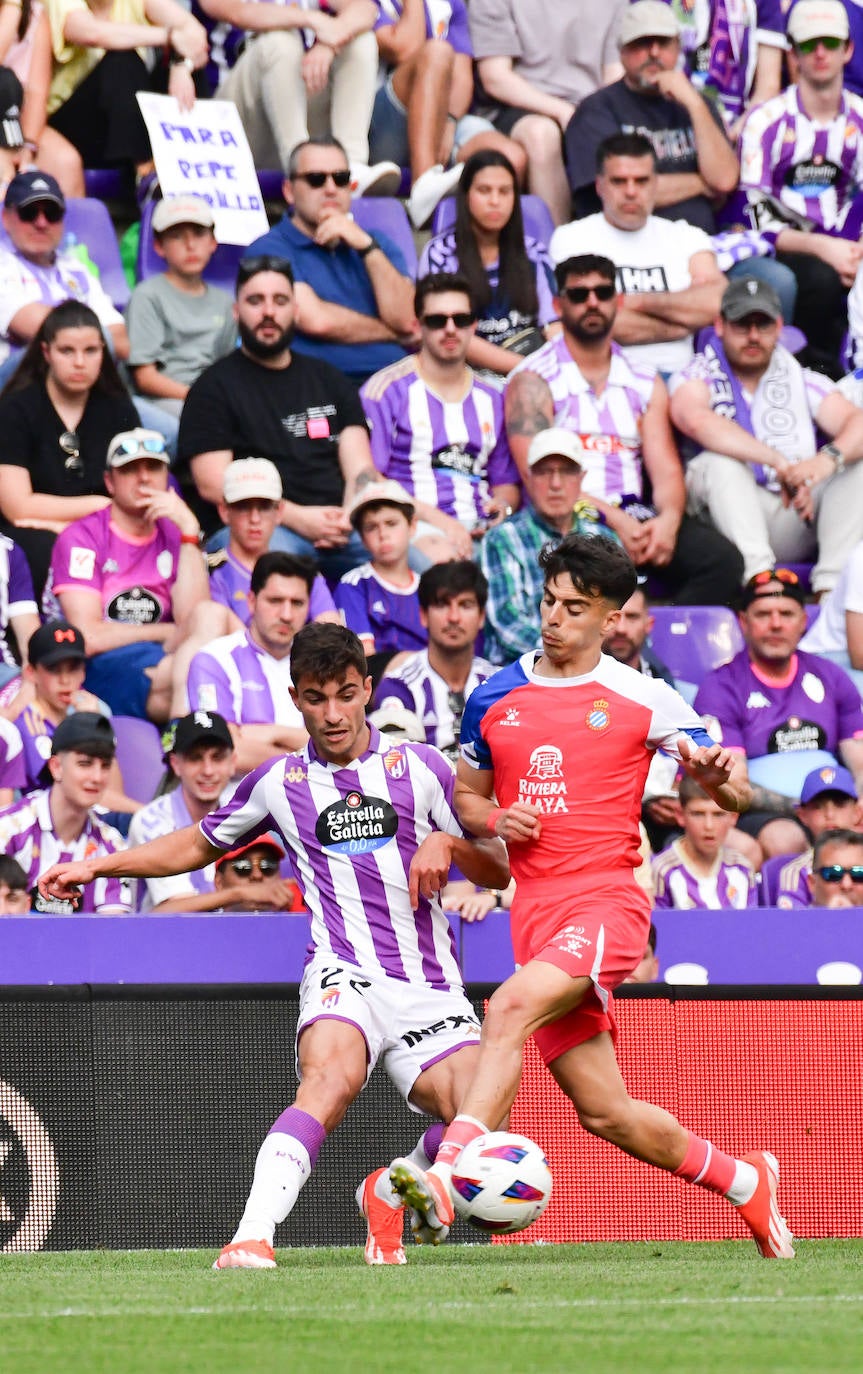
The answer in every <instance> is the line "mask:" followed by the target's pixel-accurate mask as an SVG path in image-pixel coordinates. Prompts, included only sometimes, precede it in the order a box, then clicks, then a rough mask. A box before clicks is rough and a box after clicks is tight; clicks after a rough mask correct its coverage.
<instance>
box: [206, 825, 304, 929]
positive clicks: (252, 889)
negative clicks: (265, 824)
mask: <svg viewBox="0 0 863 1374" xmlns="http://www.w3.org/2000/svg"><path fill="white" fill-rule="evenodd" d="M284 857H285V851H284V850H283V849H282V846H281V845H280V844H276V841H275V840H273V839H271V838H270V837H269V836H268V835H262V836H261V838H260V839H258V840H250V841H249V843H248V844H241V845H240V846H239V848H237V849H231V850H229V852H228V853H227V854H222V855H221V856H220V857H219V858H218V859H217V860H216V862H215V865H214V869H215V877H214V881H215V894H214V895H215V897H216V898H217V899H218V905H217V907H216V910H218V911H304V910H305V908H304V907H303V899H302V896H301V895H300V891H299V888H298V887H297V884H296V883H295V882H294V880H293V878H282V877H280V876H279V870H280V867H281V862H282V859H284Z"/></svg>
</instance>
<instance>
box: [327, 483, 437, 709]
mask: <svg viewBox="0 0 863 1374" xmlns="http://www.w3.org/2000/svg"><path fill="white" fill-rule="evenodd" d="M349 514H350V519H351V524H352V525H353V526H354V529H355V530H356V531H357V532H358V534H359V536H360V538H361V539H362V541H363V543H364V544H365V546H366V548H367V549H368V551H369V554H370V555H371V558H370V561H369V562H368V563H362V564H361V565H360V566H359V567H358V568H354V569H352V570H351V572H349V573H345V575H344V577H343V578H342V580H341V581H340V582H339V585H338V586H337V587H336V591H335V602H336V606H337V607H338V609H339V611H340V612H341V615H342V619H343V621H344V623H345V625H347V627H348V629H349V630H353V632H354V634H356V635H358V636H359V638H360V640H361V642H362V646H363V649H364V650H365V654H366V657H367V659H368V660H369V671H370V672H371V674H372V677H373V678H374V680H375V682H377V681H378V679H379V678H380V677H381V675H382V674H383V671H384V669H385V668H386V665H387V664H388V663H389V661H390V659H391V658H392V657H393V655H394V654H397V653H401V652H404V651H406V652H410V653H413V652H414V650H416V649H424V648H425V646H426V644H427V643H428V635H427V633H426V631H425V629H424V627H423V624H422V621H421V619H420V603H419V596H418V591H417V589H418V587H419V575H418V574H417V573H415V572H413V571H412V570H411V568H410V566H409V564H408V549H409V548H410V542H411V539H412V538H413V536H414V534H415V533H416V520H415V517H414V504H413V501H412V500H411V498H410V496H409V495H408V493H407V492H406V491H405V489H404V487H403V486H401V485H400V484H399V483H398V482H394V481H391V480H390V481H386V482H370V483H369V484H368V485H367V486H364V487H362V488H361V489H360V491H359V492H358V494H357V496H356V497H355V498H354V501H353V503H352V505H351V509H350V512H349Z"/></svg>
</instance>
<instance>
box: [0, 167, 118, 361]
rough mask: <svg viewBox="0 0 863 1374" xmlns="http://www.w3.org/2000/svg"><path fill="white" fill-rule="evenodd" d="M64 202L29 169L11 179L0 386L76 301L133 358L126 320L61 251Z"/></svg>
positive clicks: (0, 310)
mask: <svg viewBox="0 0 863 1374" xmlns="http://www.w3.org/2000/svg"><path fill="white" fill-rule="evenodd" d="M65 216H66V201H65V199H64V197H63V192H62V191H61V190H60V186H59V184H58V182H57V181H55V179H54V177H52V176H50V175H49V173H47V172H40V171H39V170H38V169H37V168H35V167H31V168H28V170H27V171H26V172H19V173H18V175H17V176H15V177H13V178H12V180H11V182H10V183H9V186H8V189H7V191H6V198H5V200H4V202H3V215H2V220H3V228H4V229H5V231H6V234H7V235H8V238H9V244H8V246H7V245H4V246H3V247H2V248H0V335H2V338H3V340H5V344H4V345H2V351H3V355H4V357H5V358H6V359H7V364H6V365H4V368H3V370H2V371H0V382H2V381H3V380H5V377H6V375H7V374H8V373H9V372H11V371H12V369H13V367H14V365H15V364H16V363H17V360H18V357H19V355H20V351H21V348H22V347H23V346H24V345H25V344H28V343H29V342H30V340H31V339H32V338H33V336H34V334H36V332H37V331H38V329H39V326H40V325H41V323H42V321H43V320H44V318H45V316H46V315H47V314H48V312H49V311H50V310H51V308H52V306H55V305H59V304H60V302H61V301H65V300H68V299H69V298H70V297H74V299H75V300H77V301H81V302H82V304H84V305H89V306H90V308H91V310H93V311H94V312H95V313H96V315H97V316H98V318H99V323H100V324H101V325H102V328H103V330H105V331H106V332H107V333H108V334H109V335H110V338H111V347H112V351H113V352H114V354H115V356H116V357H118V358H127V357H128V356H129V336H128V334H127V333H126V326H125V324H124V323H123V316H122V315H121V314H120V313H119V311H117V310H116V309H115V308H114V306H113V304H112V303H111V300H110V299H109V297H108V295H107V293H106V292H105V289H104V287H103V286H102V285H101V284H100V282H99V278H98V277H96V276H94V275H93V273H92V272H90V271H88V270H87V268H86V266H85V265H84V263H83V262H82V261H81V259H80V257H79V256H78V255H77V254H76V253H74V252H70V251H69V250H68V249H65V248H62V247H61V244H62V242H63V235H64V233H65Z"/></svg>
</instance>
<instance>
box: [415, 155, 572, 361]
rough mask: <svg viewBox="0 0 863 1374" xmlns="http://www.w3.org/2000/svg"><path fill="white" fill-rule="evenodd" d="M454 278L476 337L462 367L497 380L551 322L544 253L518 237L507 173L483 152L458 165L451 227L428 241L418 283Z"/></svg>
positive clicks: (499, 159) (517, 205) (516, 206)
mask: <svg viewBox="0 0 863 1374" xmlns="http://www.w3.org/2000/svg"><path fill="white" fill-rule="evenodd" d="M429 272H459V273H461V274H462V275H463V276H465V277H467V279H468V281H469V282H470V286H471V293H472V296H473V299H474V301H475V302H476V303H477V308H478V312H479V318H478V323H477V330H476V334H475V336H474V338H473V340H472V342H471V344H470V346H469V348H468V351H467V361H468V362H469V363H470V364H471V365H472V366H473V367H476V368H480V369H482V371H483V372H485V373H488V374H490V375H491V376H492V377H501V378H502V377H505V376H506V375H507V373H509V372H511V371H512V369H513V368H514V367H515V366H516V364H517V363H518V362H519V360H520V358H521V357H523V356H524V354H525V353H532V352H533V350H534V349H536V348H540V347H541V346H542V344H544V343H545V341H546V337H547V330H546V326H548V325H550V324H551V323H552V322H553V321H555V320H556V319H557V313H556V311H555V309H554V304H553V301H552V297H553V294H554V281H553V276H552V268H551V260H550V258H549V256H548V249H547V246H546V245H545V244H544V243H542V242H541V241H540V240H539V239H537V238H534V237H533V236H532V235H527V234H525V230H524V222H523V220H522V214H521V202H520V200H519V195H518V183H517V180H516V174H515V168H514V167H513V165H512V163H511V162H510V160H509V158H507V157H506V156H505V155H504V154H503V153H500V152H497V151H496V150H495V149H491V148H488V149H484V150H483V151H481V152H478V153H474V154H473V155H472V156H471V157H469V158H468V159H467V161H466V162H465V164H464V171H463V172H462V175H461V181H460V182H459V185H458V189H457V192H456V217H455V226H454V228H453V229H451V230H448V231H447V232H446V233H443V234H438V235H437V237H436V238H433V239H431V240H430V242H429V243H428V244H427V245H426V248H425V251H424V252H423V255H422V259H421V261H420V265H419V271H418V274H417V275H418V277H424V276H425V275H426V274H427V273H429Z"/></svg>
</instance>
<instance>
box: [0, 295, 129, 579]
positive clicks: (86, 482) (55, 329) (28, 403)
mask: <svg viewBox="0 0 863 1374" xmlns="http://www.w3.org/2000/svg"><path fill="white" fill-rule="evenodd" d="M139 424H140V420H139V417H138V412H137V411H136V409H135V407H134V405H133V404H132V399H131V397H130V396H129V393H128V392H127V391H126V389H125V387H124V386H123V383H122V381H121V380H120V376H119V374H118V372H117V368H116V366H115V364H114V360H113V359H112V357H111V354H110V352H109V350H108V348H107V346H106V344H105V339H104V336H103V334H102V329H101V326H100V324H99V321H98V319H97V317H96V315H95V314H94V313H93V311H92V310H91V309H90V307H89V306H87V305H82V304H81V303H80V302H78V301H71V300H69V301H63V302H62V304H61V305H57V306H55V307H54V309H53V310H51V311H50V313H49V314H48V315H46V316H45V319H44V320H43V322H42V325H41V327H40V329H39V330H38V332H37V333H36V335H35V336H34V338H33V340H32V341H31V343H30V344H29V346H28V348H27V350H26V352H25V353H24V355H23V357H22V358H21V361H20V363H19V364H18V368H17V370H16V371H15V372H14V373H13V375H12V377H11V378H10V380H9V382H8V383H7V385H6V387H5V388H4V390H3V392H2V393H0V532H2V533H4V534H8V535H10V537H12V538H14V539H15V540H16V542H17V543H19V544H20V545H21V547H22V548H23V549H24V552H25V553H26V555H27V559H28V561H29V563H30V568H31V571H32V573H33V582H34V585H35V588H36V595H37V600H38V598H39V596H40V594H41V590H42V586H43V584H44V582H45V576H46V574H47V571H48V564H49V562H50V558H51V549H52V548H53V545H54V539H55V538H56V536H57V534H59V532H60V531H61V530H63V529H65V528H66V526H67V525H68V524H69V523H70V522H71V521H72V520H79V519H80V518H81V517H82V516H84V515H90V514H91V513H92V512H93V511H96V510H101V509H102V507H103V506H107V505H108V503H109V502H108V496H107V495H106V492H105V485H104V481H103V474H104V471H105V454H106V452H107V449H108V443H109V442H110V440H111V439H112V438H113V437H114V435H115V434H118V433H120V432H121V431H123V430H129V429H134V428H135V427H136V426H137V425H139Z"/></svg>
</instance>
